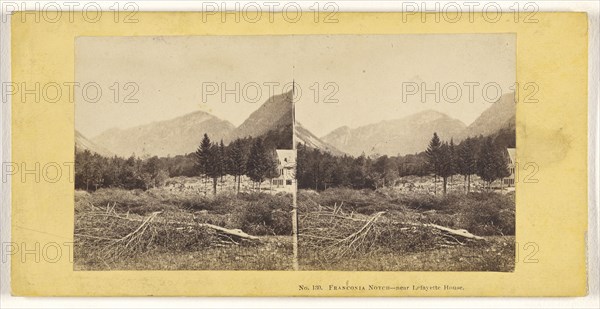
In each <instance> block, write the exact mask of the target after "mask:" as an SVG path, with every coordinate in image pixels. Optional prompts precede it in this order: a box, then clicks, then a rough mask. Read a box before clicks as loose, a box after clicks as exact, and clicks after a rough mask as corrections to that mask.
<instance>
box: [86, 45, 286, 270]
mask: <svg viewBox="0 0 600 309" xmlns="http://www.w3.org/2000/svg"><path fill="white" fill-rule="evenodd" d="M262 41H265V40H262ZM259 43H261V42H260V41H259V40H257V39H253V38H244V37H239V38H228V37H212V38H211V37H119V38H116V37H95V38H94V37H82V38H78V39H77V41H76V59H75V63H76V77H77V81H78V82H80V83H81V84H82V85H93V86H89V87H91V88H90V89H93V88H94V87H96V88H99V89H102V90H104V91H110V92H109V93H110V95H104V96H102V97H101V100H98V102H93V101H94V98H95V93H94V91H93V90H90V91H89V92H84V93H83V95H82V96H80V97H77V98H76V105H75V115H76V116H75V128H76V132H75V146H76V147H75V190H76V191H75V237H74V239H75V250H74V255H75V259H74V263H75V268H76V269H78V270H288V269H292V267H293V259H292V241H291V235H292V216H291V210H292V194H293V193H294V192H295V186H296V181H295V177H294V174H295V161H296V154H295V150H293V149H292V148H293V141H292V138H293V136H292V132H293V108H292V104H293V102H292V93H293V82H292V76H291V68H292V67H291V66H290V65H287V64H286V59H285V55H284V54H281V51H277V50H276V49H274V48H273V47H275V46H274V45H276V44H277V40H273V39H267V40H266V41H265V42H264V43H265V45H262V44H259ZM231 45H242V46H245V47H244V48H245V52H246V56H249V57H250V59H251V60H248V61H247V60H244V59H240V57H239V55H240V52H241V49H242V47H239V48H236V49H231V48H230V46H231ZM269 49H271V50H272V51H271V52H270V54H269V51H268V50H269ZM268 67H271V68H272V69H271V70H268V71H269V72H264V71H265V69H264V68H268ZM261 72H263V73H261ZM267 76H268V78H272V79H268V78H267ZM288 81H289V82H288ZM265 82H271V83H272V84H275V83H277V84H278V87H275V86H273V88H274V89H273V90H271V93H270V94H268V93H267V92H266V91H265V92H264V94H262V93H258V92H257V91H255V89H252V90H254V92H253V93H252V97H251V98H250V96H249V95H245V94H250V93H251V91H252V90H247V89H246V88H247V85H259V83H260V85H262V84H263V83H265ZM240 85H242V86H240ZM221 87H222V89H221ZM119 90H120V93H119V92H118V91H119ZM113 91H114V92H113ZM242 91H245V92H244V93H242ZM275 91H277V92H275ZM113 94H114V96H113ZM85 96H89V97H85ZM115 98H119V99H120V101H119V102H116V101H117V100H116V99H115ZM249 98H250V99H251V100H252V101H251V102H250V101H249V100H247V99H249ZM90 101H91V102H90Z"/></svg>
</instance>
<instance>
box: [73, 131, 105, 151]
mask: <svg viewBox="0 0 600 309" xmlns="http://www.w3.org/2000/svg"><path fill="white" fill-rule="evenodd" d="M84 150H89V151H90V152H93V153H97V154H99V155H101V156H105V157H112V156H114V154H113V153H112V152H110V151H109V150H108V149H106V148H104V147H102V146H100V145H97V144H96V143H94V142H92V141H90V140H89V139H87V138H86V137H85V136H83V134H81V133H79V131H77V130H75V151H84Z"/></svg>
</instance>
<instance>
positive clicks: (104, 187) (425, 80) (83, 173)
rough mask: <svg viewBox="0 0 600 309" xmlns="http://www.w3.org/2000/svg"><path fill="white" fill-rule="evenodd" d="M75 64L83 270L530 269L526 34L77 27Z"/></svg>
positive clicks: (78, 260) (78, 252)
mask: <svg viewBox="0 0 600 309" xmlns="http://www.w3.org/2000/svg"><path fill="white" fill-rule="evenodd" d="M231 46H236V48H234V49H232V48H230V47H231ZM240 55H244V57H243V58H241V57H240ZM340 55H344V56H343V57H340ZM75 60H76V61H75V63H76V79H77V81H78V82H79V83H80V84H82V85H86V86H88V87H89V88H90V89H91V90H90V91H84V92H82V94H81V95H80V96H79V97H76V106H75V129H76V130H75V141H76V143H75V144H76V145H75V146H76V147H75V189H76V193H75V235H74V236H75V267H76V269H79V270H138V269H139V270H196V269H197V270H349V271H365V270H376V271H501V272H510V271H513V269H514V263H515V236H514V235H515V198H514V196H515V179H516V178H515V165H516V164H517V163H516V158H515V153H516V151H515V149H516V135H515V118H516V114H515V100H516V97H515V92H514V89H515V81H516V77H515V75H516V67H515V37H514V35H510V34H485V35H482V34H479V35H466V34H462V35H304V36H261V37H259V36H232V37H220V36H215V37H80V38H78V39H77V40H76V57H75ZM159 60H160V61H159ZM100 91H107V92H108V93H109V94H110V95H104V96H102V97H100V98H99V99H96V97H97V96H94V93H98V92H100Z"/></svg>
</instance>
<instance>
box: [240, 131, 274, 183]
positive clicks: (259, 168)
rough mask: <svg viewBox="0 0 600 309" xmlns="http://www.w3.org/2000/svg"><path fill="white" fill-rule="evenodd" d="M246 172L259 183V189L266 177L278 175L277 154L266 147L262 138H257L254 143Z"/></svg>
mask: <svg viewBox="0 0 600 309" xmlns="http://www.w3.org/2000/svg"><path fill="white" fill-rule="evenodd" d="M246 172H247V175H248V177H250V179H252V181H254V182H257V183H258V189H259V190H260V186H261V184H262V182H263V181H265V179H267V178H271V177H273V175H277V161H275V156H274V154H273V153H272V152H270V151H268V150H267V149H266V148H265V146H264V145H263V140H262V139H261V138H257V139H256V141H255V142H254V144H253V145H252V149H251V150H250V155H249V156H248V162H247V165H246Z"/></svg>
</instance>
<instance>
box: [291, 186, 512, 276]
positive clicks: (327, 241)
mask: <svg viewBox="0 0 600 309" xmlns="http://www.w3.org/2000/svg"><path fill="white" fill-rule="evenodd" d="M298 203H299V204H298V205H299V214H300V216H299V220H300V221H299V227H300V231H299V233H300V241H299V242H300V244H301V246H300V261H301V263H300V264H301V267H302V269H304V270H373V271H502V272H509V271H512V270H513V269H514V260H515V249H514V232H515V231H514V218H515V217H514V196H513V195H512V194H498V193H471V194H469V195H465V194H448V195H446V196H442V195H441V194H439V195H437V196H433V195H430V194H422V193H411V194H407V193H402V192H400V193H399V192H398V190H394V189H389V188H386V189H382V190H378V191H371V190H360V191H359V190H352V189H330V190H326V191H324V192H321V193H317V192H314V191H300V193H299V197H298Z"/></svg>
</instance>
